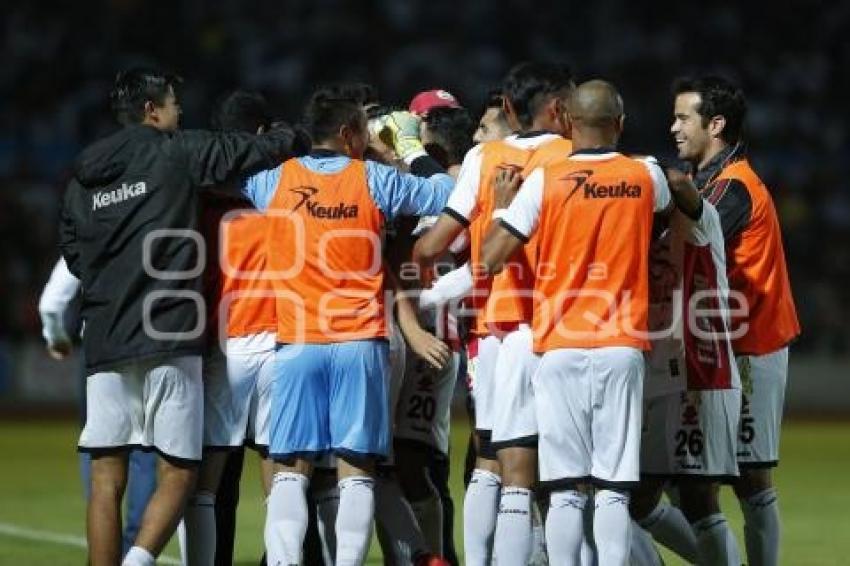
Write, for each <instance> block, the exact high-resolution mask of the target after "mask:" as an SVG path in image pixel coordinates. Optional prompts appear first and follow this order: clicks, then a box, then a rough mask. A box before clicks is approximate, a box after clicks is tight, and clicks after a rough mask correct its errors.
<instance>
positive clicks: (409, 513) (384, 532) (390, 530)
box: [375, 478, 428, 564]
mask: <svg viewBox="0 0 850 566" xmlns="http://www.w3.org/2000/svg"><path fill="white" fill-rule="evenodd" d="M375 523H377V525H378V540H379V541H380V542H381V549H382V550H383V551H384V555H385V556H389V557H391V558H392V560H390V562H392V563H393V564H410V563H411V562H412V561H413V559H414V558H415V557H416V556H417V555H420V554H425V553H426V552H427V550H428V545H427V544H426V542H425V537H424V536H423V535H422V530H421V529H420V528H419V524H418V523H417V522H416V516H415V515H414V514H413V510H412V509H411V506H410V503H409V502H408V501H407V498H405V497H404V494H403V493H402V491H401V486H399V485H398V482H396V481H395V480H391V479H387V478H380V479H378V480H377V483H376V484H375Z"/></svg>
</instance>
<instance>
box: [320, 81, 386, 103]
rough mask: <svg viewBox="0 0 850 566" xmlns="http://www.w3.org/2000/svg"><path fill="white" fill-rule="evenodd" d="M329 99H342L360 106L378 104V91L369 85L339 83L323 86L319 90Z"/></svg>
mask: <svg viewBox="0 0 850 566" xmlns="http://www.w3.org/2000/svg"><path fill="white" fill-rule="evenodd" d="M321 90H322V91H324V92H325V93H326V94H327V95H328V96H329V97H330V98H344V99H350V100H354V101H356V102H358V103H359V104H360V105H361V106H369V105H373V104H378V103H379V101H378V89H376V88H375V87H374V86H372V85H370V84H369V83H358V82H341V83H331V84H328V85H325V86H324V87H322V89H321Z"/></svg>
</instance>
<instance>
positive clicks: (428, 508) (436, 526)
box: [410, 494, 443, 556]
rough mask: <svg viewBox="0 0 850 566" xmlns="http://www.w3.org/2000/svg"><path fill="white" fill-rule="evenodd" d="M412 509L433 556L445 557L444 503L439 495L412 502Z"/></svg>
mask: <svg viewBox="0 0 850 566" xmlns="http://www.w3.org/2000/svg"><path fill="white" fill-rule="evenodd" d="M410 508H411V509H412V510H413V515H414V516H415V517H416V522H417V523H418V524H419V529H420V530H421V531H422V535H423V536H424V537H425V544H427V545H428V549H429V550H430V551H431V553H432V554H436V555H437V556H442V555H443V502H442V501H440V497H439V496H438V495H436V494H435V495H433V496H431V497H429V498H428V499H423V500H422V501H411V502H410Z"/></svg>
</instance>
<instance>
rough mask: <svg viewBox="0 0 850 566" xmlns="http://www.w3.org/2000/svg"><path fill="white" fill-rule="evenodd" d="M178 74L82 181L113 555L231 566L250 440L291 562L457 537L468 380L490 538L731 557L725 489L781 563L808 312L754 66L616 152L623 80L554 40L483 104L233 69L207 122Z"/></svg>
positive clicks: (475, 520) (274, 532) (70, 252)
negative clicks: (278, 96)
mask: <svg viewBox="0 0 850 566" xmlns="http://www.w3.org/2000/svg"><path fill="white" fill-rule="evenodd" d="M179 82H180V81H179V79H178V78H177V77H173V76H169V75H165V74H162V73H159V72H157V71H152V70H143V69H136V70H132V71H128V72H126V73H121V74H119V76H118V77H117V78H116V84H115V86H114V89H113V91H112V93H111V99H112V105H113V109H114V110H115V113H116V117H117V118H118V120H119V122H121V123H122V124H123V125H124V128H122V129H121V130H119V131H118V132H117V133H115V134H113V135H111V136H109V137H107V138H105V139H103V140H100V141H98V142H96V143H95V144H93V145H92V146H90V147H89V148H87V149H86V150H85V151H84V152H83V153H82V155H81V156H80V158H79V159H78V160H77V162H76V164H75V169H74V173H75V174H74V179H73V180H72V181H71V184H70V186H69V188H68V190H67V192H66V194H65V198H64V203H63V211H62V220H61V230H60V238H61V249H62V255H63V258H64V261H65V263H66V264H67V267H68V269H69V270H70V272H71V273H72V274H73V275H74V276H75V277H76V278H78V279H79V280H80V285H81V289H82V318H83V320H84V321H85V326H84V330H83V336H82V340H83V357H84V360H85V368H86V369H85V371H86V375H87V377H86V399H87V405H88V410H87V417H86V422H85V426H84V429H83V431H82V434H81V437H80V442H79V447H80V450H81V451H84V452H87V453H89V454H90V455H91V458H92V479H91V494H90V499H89V508H88V518H87V525H88V543H89V554H90V563H91V564H93V565H101V564H103V565H107V564H108V565H115V564H124V565H128V566H132V565H149V564H153V563H154V560H155V557H156V556H158V555H159V554H160V552H161V551H162V549H163V547H164V546H165V544H166V543H167V542H168V540H169V539H170V538H171V536H172V535H173V533H174V532H175V530H177V531H178V532H179V535H180V542H181V552H182V555H183V556H182V557H183V562H184V563H185V564H190V565H212V564H222V563H229V562H230V561H231V560H232V557H231V556H230V555H229V553H227V552H224V551H222V549H221V548H219V549H218V550H217V544H216V543H217V539H219V540H220V539H222V538H226V537H223V535H224V533H223V531H222V529H223V527H222V526H221V525H222V521H221V520H220V519H219V521H218V522H217V514H218V513H217V512H218V511H220V509H216V507H220V506H221V504H222V498H221V497H220V495H222V494H223V492H224V491H225V488H228V485H229V484H232V483H233V482H232V480H231V479H230V478H229V476H231V475H232V474H230V473H226V470H227V469H228V468H230V467H232V466H230V465H229V459H232V458H233V455H234V453H235V452H237V451H239V450H240V449H241V448H242V447H243V446H245V445H249V446H252V447H254V448H256V450H257V452H258V453H259V454H260V457H261V458H262V470H263V484H264V488H265V490H266V494H267V508H266V520H265V528H264V532H263V538H264V542H265V549H266V557H265V560H266V561H267V563H268V564H270V565H271V564H273V565H293V564H301V563H305V564H337V565H353V564H362V563H363V562H364V561H365V559H366V555H367V552H368V549H369V545H370V541H371V537H372V532H373V529H376V530H377V533H378V538H379V541H380V543H381V547H382V550H383V554H384V557H385V562H386V563H390V564H416V565H419V564H431V565H438V564H445V563H456V562H457V558H456V556H455V553H454V549H453V547H452V544H451V537H452V530H453V529H452V518H453V503H452V501H451V498H450V497H449V495H448V467H449V466H448V464H449V425H450V405H451V400H452V396H453V392H454V390H455V383H456V381H457V380H458V379H459V378H460V377H462V378H464V380H465V381H466V383H467V384H468V386H469V393H470V396H471V405H472V411H471V414H472V417H473V419H474V434H473V438H472V439H471V451H472V454H473V459H472V460H470V462H472V461H474V464H471V465H470V478H469V481H468V485H467V490H466V495H465V499H464V502H463V535H464V557H465V563H467V564H471V565H485V564H490V563H494V562H496V563H498V564H499V565H500V566H507V565H517V566H521V565H525V564H545V563H546V562H547V561H548V563H550V564H557V565H561V564H588V565H590V564H601V565H609V564H612V565H613V564H630V563H631V564H640V565H644V564H645V565H653V564H661V563H662V562H661V558H660V556H659V554H658V552H657V550H656V547H655V544H654V542H653V540H654V541H655V542H657V543H659V544H662V545H664V546H666V547H668V548H669V549H670V550H672V551H673V552H675V553H676V554H678V555H679V556H681V557H682V558H683V559H684V560H686V561H688V562H689V563H695V564H700V565H715V564H724V565H725V564H735V565H739V564H741V563H742V556H743V553H742V552H741V551H740V550H739V547H738V542H737V541H736V540H735V537H734V536H733V534H732V533H731V531H730V529H729V527H728V525H727V522H726V520H725V518H724V515H723V513H722V511H721V509H720V506H719V491H720V488H721V486H722V485H723V484H724V483H729V484H731V485H732V486H733V488H734V490H735V493H736V495H737V496H738V498H739V500H740V504H741V508H742V510H743V512H744V517H745V521H746V526H745V539H746V544H745V548H746V556H747V560H748V563H749V564H751V565H762V564H765V565H772V564H777V563H778V547H779V535H780V532H779V531H780V526H779V513H778V504H777V495H776V491H775V489H774V487H773V485H772V478H771V472H770V470H771V468H772V467H774V466H775V465H776V464H777V462H778V444H779V431H780V421H781V413H782V405H783V396H784V390H785V381H786V376H787V367H788V345H789V343H790V342H791V341H792V340H793V339H794V338H795V337H796V336H797V335H798V334H799V325H798V323H797V318H796V313H795V308H794V304H793V300H792V296H791V291H790V286H789V283H788V275H787V271H786V267H785V259H784V252H783V249H782V242H781V233H780V229H779V224H778V219H777V215H776V211H775V209H774V206H773V203H772V200H771V197H770V194H769V192H768V190H767V188H766V187H765V186H764V184H763V183H762V182H761V180H760V179H759V177H758V176H757V174H756V173H755V172H754V171H753V169H752V167H751V166H750V164H749V161H748V160H747V157H746V153H745V148H744V144H743V140H742V128H743V123H744V119H745V114H746V104H745V100H744V97H743V94H742V92H741V90H740V89H738V88H737V87H736V86H734V85H733V84H731V83H730V82H729V81H727V80H725V79H723V78H720V77H714V76H704V77H697V78H694V79H688V80H680V81H677V82H676V83H675V85H674V89H673V96H672V97H671V106H672V109H673V124H672V127H671V128H670V131H671V133H672V135H673V137H674V140H675V143H676V148H677V150H678V157H679V159H680V161H679V162H677V163H675V164H673V163H671V164H666V163H665V164H664V165H662V164H660V163H659V162H658V161H657V160H656V159H655V158H653V157H649V156H635V155H626V154H623V153H620V152H618V150H617V144H618V141H619V138H620V136H621V134H622V132H623V128H624V124H625V115H626V114H625V110H624V101H623V100H622V98H621V96H620V94H619V93H618V92H617V89H616V87H615V86H614V85H612V84H610V83H609V82H606V81H604V80H598V79H597V80H588V81H585V82H581V83H580V84H577V82H576V80H575V79H574V77H573V75H572V73H571V72H570V70H569V69H567V68H566V67H563V66H560V65H553V64H544V63H533V62H532V63H522V64H519V65H517V66H515V67H513V68H512V69H511V70H510V71H509V72H508V73H507V75H506V77H505V78H504V80H503V83H502V85H501V88H500V89H498V90H497V91H495V92H494V93H492V95H491V96H490V100H489V101H488V104H487V107H486V109H485V110H484V112H483V114H482V116H481V119H480V122H479V124H478V128H477V129H475V125H474V122H473V120H472V119H471V117H470V114H469V111H468V110H466V109H464V108H462V107H461V105H460V104H459V102H458V101H457V99H456V98H454V97H453V96H452V95H451V94H449V93H447V92H446V91H442V90H436V91H427V92H424V93H420V94H419V95H417V96H416V97H415V98H414V99H413V100H412V101H411V103H410V105H409V108H408V110H398V109H394V108H393V107H391V106H387V105H384V104H382V103H381V102H380V101H379V100H378V98H377V96H376V93H375V91H374V89H372V88H371V87H369V86H368V85H363V84H339V85H334V86H329V87H324V88H321V89H319V90H317V91H316V92H315V93H314V94H313V95H312V96H311V97H310V100H309V102H308V104H307V107H306V109H305V111H304V114H303V119H302V120H301V124H300V125H299V126H297V127H290V126H289V125H287V124H284V123H281V122H275V121H274V120H273V118H272V117H273V116H274V113H273V112H271V111H270V110H269V108H268V105H267V104H266V102H265V100H264V99H263V98H262V97H261V96H259V95H257V94H255V93H250V92H245V91H237V92H235V93H232V94H231V95H229V96H228V97H226V98H224V99H222V100H221V101H220V103H219V105H218V108H217V111H216V115H215V119H214V127H215V129H214V130H211V131H188V130H186V131H181V130H179V118H180V107H179V104H178V100H177V94H176V93H175V87H176V86H177V85H178V84H179ZM48 334H49V332H47V330H46V336H47V335H48ZM48 341H50V338H49V336H48ZM462 372H463V373H464V375H463V376H460V375H459V374H461V373H462ZM134 448H141V449H144V450H149V451H151V450H152V451H155V452H156V453H157V454H159V456H160V459H159V467H158V471H157V479H158V483H157V487H156V491H155V492H154V493H153V495H152V497H151V498H150V500H149V502H148V504H147V508H146V510H145V513H144V515H143V518H142V521H141V526H140V529H139V531H138V534H137V535H136V537H135V542H134V543H133V545H132V547H131V548H129V551H128V552H126V555H124V556H123V557H122V548H121V500H122V496H123V492H124V489H125V487H126V484H127V477H128V454H129V453H130V451H131V450H132V449H134ZM240 462H241V460H240ZM236 478H237V479H236V481H237V482H238V473H237V475H236ZM231 488H232V486H230V487H229V488H228V489H231ZM665 492H666V499H665V498H664V493H665ZM257 512H258V513H259V512H261V511H260V510H257ZM178 525H179V527H178ZM231 528H232V527H231ZM217 531H218V532H217ZM229 536H230V538H231V539H232V532H231V533H230V535H229ZM258 536H259V533H258ZM219 546H220V545H219ZM217 552H218V554H219V555H218V556H217V555H216V554H217ZM226 554H227V555H226ZM225 555H226V556H225ZM122 560H123V562H122Z"/></svg>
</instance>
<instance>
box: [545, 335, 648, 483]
mask: <svg viewBox="0 0 850 566" xmlns="http://www.w3.org/2000/svg"><path fill="white" fill-rule="evenodd" d="M643 373H644V359H643V354H642V353H641V351H640V350H636V349H634V348H626V347H607V348H592V349H578V348H575V349H573V348H569V349H558V350H551V351H549V352H546V353H545V354H543V357H542V358H541V360H540V365H539V366H538V368H537V372H536V373H535V375H534V388H535V395H534V399H535V406H536V407H537V426H538V428H539V442H538V458H539V465H540V480H541V483H543V484H544V485H545V484H548V486H549V487H553V488H557V487H562V486H565V485H570V484H572V483H574V482H576V481H578V480H584V481H587V480H590V481H593V482H594V483H596V484H597V485H600V486H608V487H617V488H628V487H633V486H635V485H637V482H638V480H639V473H638V465H639V460H640V423H641V410H642V407H641V396H642V393H643Z"/></svg>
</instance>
